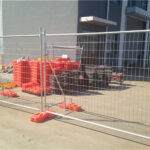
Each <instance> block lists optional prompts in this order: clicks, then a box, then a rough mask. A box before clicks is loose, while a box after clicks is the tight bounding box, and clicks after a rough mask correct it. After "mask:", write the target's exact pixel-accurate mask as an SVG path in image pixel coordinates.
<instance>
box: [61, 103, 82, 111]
mask: <svg viewBox="0 0 150 150" xmlns="http://www.w3.org/2000/svg"><path fill="white" fill-rule="evenodd" d="M59 107H60V108H63V109H64V108H65V105H64V103H61V104H59ZM66 109H70V110H72V111H81V110H82V108H81V106H79V105H77V104H75V103H72V102H71V103H66Z"/></svg>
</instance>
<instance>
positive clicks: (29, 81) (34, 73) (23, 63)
mask: <svg viewBox="0 0 150 150" xmlns="http://www.w3.org/2000/svg"><path fill="white" fill-rule="evenodd" d="M13 66H14V69H13V82H14V83H15V84H16V85H17V86H19V87H22V90H23V91H24V92H27V93H32V94H36V95H40V93H41V81H42V86H43V87H42V89H43V92H44V89H45V84H44V83H45V82H46V93H47V94H48V93H50V92H51V89H50V84H51V83H50V76H54V78H55V79H54V78H52V80H56V77H55V75H58V74H60V73H64V72H67V71H72V70H78V66H79V64H78V62H73V61H70V59H68V58H57V59H56V60H53V61H49V60H47V61H46V64H45V69H44V61H43V62H42V67H41V64H40V61H38V60H20V61H18V60H15V61H14V62H13ZM41 68H42V73H41ZM45 72H46V74H45ZM64 74H65V73H64ZM41 75H42V76H41ZM58 78H59V77H58ZM62 78H63V77H62V76H61V79H62ZM67 78H68V77H67ZM45 79H46V81H45ZM57 81H59V80H57ZM51 82H52V81H51ZM54 82H55V81H54ZM54 82H52V85H54ZM63 82H64V81H63ZM69 82H70V81H69ZM57 85H58V83H57ZM57 85H56V87H55V89H56V88H57ZM62 87H63V88H65V89H66V87H64V86H62ZM59 89H60V88H59Z"/></svg>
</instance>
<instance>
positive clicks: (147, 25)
mask: <svg viewBox="0 0 150 150" xmlns="http://www.w3.org/2000/svg"><path fill="white" fill-rule="evenodd" d="M147 11H148V12H149V13H150V1H148V4H147ZM149 25H150V22H149V20H148V21H147V22H146V29H149ZM149 34H150V33H149V32H147V33H146V34H145V42H144V43H145V44H144V58H143V68H145V67H146V56H147V52H148V51H147V46H148V42H147V41H148V35H149Z"/></svg>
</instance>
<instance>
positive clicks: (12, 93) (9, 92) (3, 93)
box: [0, 90, 18, 97]
mask: <svg viewBox="0 0 150 150" xmlns="http://www.w3.org/2000/svg"><path fill="white" fill-rule="evenodd" d="M0 95H3V96H8V97H17V96H18V95H17V93H15V92H13V91H11V90H8V91H4V92H0Z"/></svg>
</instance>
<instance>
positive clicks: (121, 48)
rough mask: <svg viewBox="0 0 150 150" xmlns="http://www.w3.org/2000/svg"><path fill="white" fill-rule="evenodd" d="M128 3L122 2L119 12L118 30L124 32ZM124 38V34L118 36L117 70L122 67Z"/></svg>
mask: <svg viewBox="0 0 150 150" xmlns="http://www.w3.org/2000/svg"><path fill="white" fill-rule="evenodd" d="M127 4H128V1H127V0H126V1H122V11H121V24H120V30H121V31H125V30H126V20H127V19H126V18H127V17H126V8H127ZM124 37H125V34H120V42H119V57H118V67H119V70H121V69H122V66H123V46H124V42H123V41H124Z"/></svg>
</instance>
